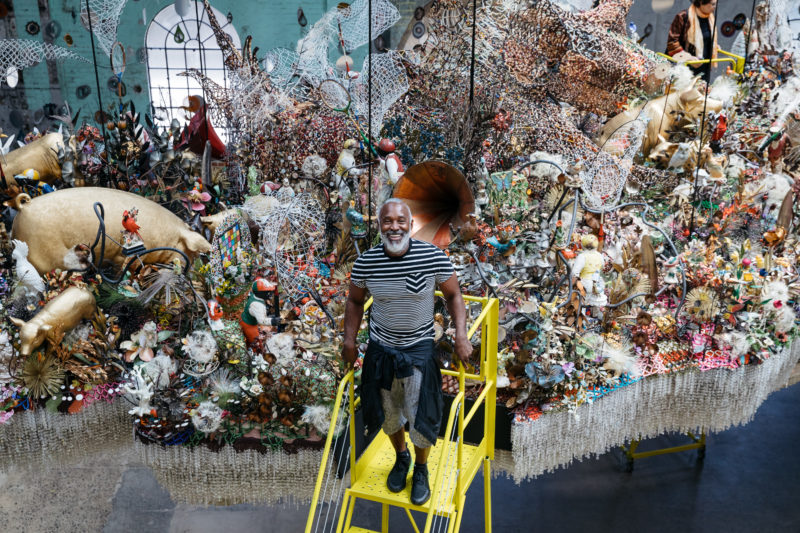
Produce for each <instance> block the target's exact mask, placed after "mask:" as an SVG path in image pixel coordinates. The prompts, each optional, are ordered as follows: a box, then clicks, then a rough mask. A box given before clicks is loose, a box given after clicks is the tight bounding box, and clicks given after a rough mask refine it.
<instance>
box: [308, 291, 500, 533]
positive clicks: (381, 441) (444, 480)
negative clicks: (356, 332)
mask: <svg viewBox="0 0 800 533" xmlns="http://www.w3.org/2000/svg"><path fill="white" fill-rule="evenodd" d="M464 299H465V300H466V301H467V302H472V303H473V304H474V303H478V304H480V305H481V312H480V315H478V317H477V319H476V320H475V321H474V323H473V324H472V327H470V329H469V331H468V332H467V337H468V338H470V339H471V338H472V337H473V336H474V335H475V334H476V333H477V332H478V330H480V335H481V350H480V354H481V355H480V367H479V374H471V373H467V372H465V370H464V367H463V366H461V365H460V364H459V371H458V372H454V371H451V370H442V374H444V375H449V376H453V377H456V378H458V391H459V392H458V394H457V395H456V397H455V398H454V399H453V403H452V404H451V407H450V413H449V416H448V419H447V425H446V427H445V432H444V435H445V438H440V439H438V440H437V442H436V445H435V446H434V448H433V449H432V450H431V452H430V455H429V456H428V471H429V476H430V478H429V479H430V480H431V497H430V498H429V499H428V501H427V502H425V503H424V504H422V505H413V504H412V503H411V501H410V491H411V483H410V482H409V483H407V486H406V489H405V490H403V491H401V492H399V493H393V492H390V491H389V489H388V488H387V487H386V477H387V476H388V475H389V471H390V470H391V469H392V466H393V465H394V461H395V451H394V448H393V447H392V444H391V442H390V441H389V438H388V436H387V435H386V434H385V433H384V432H383V431H381V432H379V434H378V435H377V436H376V437H375V439H374V440H373V441H372V442H371V443H370V444H369V446H368V447H367V449H366V450H365V451H364V453H363V454H362V455H361V457H359V458H358V460H356V429H355V423H353V422H354V421H355V410H356V408H357V407H358V405H359V401H360V398H354V395H353V394H352V391H353V390H354V379H353V377H354V374H353V371H352V370H351V371H350V372H348V373H347V374H346V375H345V376H344V378H343V379H342V381H341V383H340V384H339V389H338V392H337V396H336V402H335V404H334V409H333V413H332V416H331V426H330V430H329V431H328V436H327V438H326V441H325V448H324V451H323V455H322V463H321V465H320V470H319V474H318V475H317V484H316V487H315V490H314V497H313V499H312V502H311V510H310V511H309V514H308V521H307V522H306V533H311V532H315V533H316V532H319V531H324V532H328V531H337V532H342V531H347V532H350V533H368V532H370V530H368V529H364V528H360V527H354V526H352V525H351V523H352V519H353V511H354V508H355V503H356V500H358V499H362V500H367V501H373V502H378V503H380V504H381V531H382V532H384V533H386V532H388V530H389V507H390V506H395V507H401V508H403V509H405V511H406V514H407V515H408V518H409V520H410V522H411V525H412V527H413V529H414V531H415V532H416V533H419V531H420V530H419V528H418V527H417V524H416V521H415V520H414V517H413V515H412V514H411V511H419V512H421V513H424V514H425V515H426V521H425V526H424V529H423V531H425V533H428V532H430V531H435V532H438V531H447V532H454V531H458V530H459V528H460V526H461V519H462V517H463V512H464V499H465V497H466V493H467V489H468V488H469V486H470V484H471V483H472V480H473V478H474V477H475V475H476V474H477V473H478V471H479V470H480V468H481V466H483V483H484V487H483V491H484V492H483V493H484V515H485V518H484V522H485V524H486V531H487V532H491V530H492V525H491V522H492V520H491V461H492V459H494V431H495V406H496V405H495V404H496V398H497V327H498V318H499V317H498V301H497V299H495V298H479V297H474V296H464ZM370 303H371V302H368V303H367V306H366V307H368V306H369V304H370ZM467 380H470V381H474V382H479V383H480V384H481V385H482V388H481V392H480V394H479V395H478V397H477V398H476V399H475V402H474V404H473V406H472V407H471V408H470V410H469V412H467V410H466V403H465V395H464V391H465V390H466V389H465V385H466V382H467ZM481 406H485V408H484V417H483V437H482V439H481V441H480V443H478V444H476V445H469V444H466V443H464V428H465V427H466V426H467V425H468V424H469V423H470V422H471V421H472V420H473V418H474V416H475V414H476V413H477V412H478V410H479V408H480V407H481ZM348 425H349V435H348V440H349V447H348V446H345V445H344V443H343V442H342V440H343V439H341V438H340V439H334V436H335V435H336V434H337V433H338V432H341V428H344V427H347V426H348ZM337 428H339V431H338V432H337ZM353 464H355V468H350V469H349V476H348V475H347V474H346V473H345V472H346V471H347V467H348V465H353ZM348 481H349V483H348ZM348 485H349V486H348ZM373 533H377V532H373Z"/></svg>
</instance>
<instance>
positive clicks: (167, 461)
mask: <svg viewBox="0 0 800 533" xmlns="http://www.w3.org/2000/svg"><path fill="white" fill-rule="evenodd" d="M135 447H136V448H137V450H138V452H139V456H140V458H141V461H142V462H143V463H144V464H146V465H147V466H149V467H150V468H152V469H153V473H154V474H155V476H156V479H158V482H159V483H161V485H162V486H163V487H164V488H165V489H167V490H168V491H169V493H170V495H171V496H172V499H173V500H174V501H175V502H176V503H185V504H190V505H236V504H240V503H254V504H259V503H261V504H276V503H282V504H305V503H308V502H309V501H311V497H312V496H313V495H314V484H315V482H316V481H317V472H318V471H319V464H320V463H321V462H322V450H304V449H301V450H298V451H297V453H293V454H288V453H286V452H284V451H282V450H278V451H274V452H269V453H266V454H261V453H259V452H256V451H252V450H247V451H243V452H237V451H235V450H234V449H233V447H231V446H225V447H224V448H222V449H221V450H220V451H218V452H212V451H211V450H208V449H206V448H194V449H192V448H186V447H182V446H174V447H170V448H164V447H161V446H155V445H146V444H142V443H140V442H138V441H137V442H136V445H135Z"/></svg>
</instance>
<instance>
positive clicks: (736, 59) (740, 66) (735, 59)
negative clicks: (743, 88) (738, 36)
mask: <svg viewBox="0 0 800 533" xmlns="http://www.w3.org/2000/svg"><path fill="white" fill-rule="evenodd" d="M718 52H719V53H720V54H722V55H725V56H728V57H722V58H716V59H693V60H691V61H681V63H686V64H687V65H695V66H696V65H703V64H705V63H733V70H734V72H736V73H737V74H741V73H742V72H744V58H743V57H742V56H739V55H736V54H732V53H731V52H726V51H725V50H718ZM658 55H659V56H661V57H663V58H665V59H668V60H669V61H671V62H673V63H677V62H678V61H677V60H676V59H675V58H674V57H672V56H669V55H667V54H662V53H661V52H658Z"/></svg>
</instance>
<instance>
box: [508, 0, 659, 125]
mask: <svg viewBox="0 0 800 533" xmlns="http://www.w3.org/2000/svg"><path fill="white" fill-rule="evenodd" d="M630 4H631V1H630V0H610V1H607V2H603V3H601V4H600V5H599V6H598V7H597V8H595V9H592V10H589V11H584V12H582V13H578V14H572V13H568V12H566V11H564V10H563V9H561V8H559V7H557V6H555V5H554V4H553V3H551V2H550V1H549V0H533V1H532V2H531V3H530V4H529V7H528V8H526V9H522V10H519V11H517V12H515V13H514V14H512V16H511V17H510V18H509V20H510V23H509V31H508V38H507V39H506V41H505V44H504V48H503V57H504V60H505V63H506V66H508V68H509V71H510V72H511V74H512V76H513V77H514V78H515V79H516V80H517V81H518V82H519V83H521V84H523V85H525V86H528V87H530V86H544V87H546V88H547V89H548V90H549V91H551V92H552V93H554V94H558V95H559V99H561V100H563V101H565V102H568V103H570V104H572V105H573V106H575V107H577V108H578V109H580V110H581V111H589V112H593V113H597V114H611V113H614V112H616V111H617V110H618V109H619V106H620V105H622V104H624V103H625V102H626V101H627V98H628V96H629V95H630V94H632V93H634V92H635V90H636V89H639V88H641V87H642V85H643V84H644V82H645V80H646V78H647V76H648V75H650V74H651V73H652V72H653V71H654V69H655V66H656V65H657V64H658V63H659V62H663V61H661V60H658V59H656V57H655V55H654V54H652V53H649V54H648V53H647V52H646V51H644V49H643V48H642V47H640V46H638V45H637V44H636V43H634V42H633V41H630V40H629V39H627V38H626V37H624V35H622V34H620V33H615V32H618V31H619V30H620V29H621V28H620V27H619V20H623V21H624V20H625V15H627V12H628V8H629V7H630ZM620 17H621V19H620Z"/></svg>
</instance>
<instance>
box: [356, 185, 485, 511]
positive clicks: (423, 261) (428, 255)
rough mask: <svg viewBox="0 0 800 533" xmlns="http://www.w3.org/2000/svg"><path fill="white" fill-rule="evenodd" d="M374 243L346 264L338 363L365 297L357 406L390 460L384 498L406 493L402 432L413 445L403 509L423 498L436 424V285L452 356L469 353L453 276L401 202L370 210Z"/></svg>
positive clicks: (438, 401) (426, 492) (464, 356)
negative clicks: (377, 240) (383, 437)
mask: <svg viewBox="0 0 800 533" xmlns="http://www.w3.org/2000/svg"><path fill="white" fill-rule="evenodd" d="M378 222H379V224H380V230H381V238H382V240H383V243H382V244H379V245H377V246H374V247H373V248H370V249H369V250H367V251H366V252H364V254H362V255H361V256H360V257H359V258H358V259H357V260H356V262H355V264H354V265H353V271H352V274H351V276H350V292H349V295H348V297H347V307H346V310H345V318H344V350H343V354H342V355H343V357H344V360H345V362H347V363H348V364H351V365H352V364H353V363H354V362H355V360H356V357H357V356H358V351H357V350H356V333H357V332H358V329H359V326H360V325H361V317H362V316H363V314H364V303H365V301H366V298H367V291H369V292H370V294H372V298H373V304H372V309H371V310H372V314H371V317H370V323H369V345H368V347H367V353H366V355H365V356H364V366H363V370H362V373H361V405H362V406H363V407H364V420H365V423H366V426H367V429H369V430H376V429H377V428H378V427H381V428H382V429H383V430H384V431H385V432H386V434H387V435H389V440H391V442H392V445H393V446H394V449H395V452H396V453H397V458H396V460H395V463H394V467H393V468H392V470H391V472H390V473H389V476H388V478H387V480H386V485H387V487H388V488H389V490H391V491H392V492H400V491H402V490H403V489H405V487H406V480H407V478H408V471H409V468H410V466H411V454H410V453H409V451H408V449H407V447H406V440H405V431H404V426H405V423H406V421H408V422H409V428H410V431H409V437H410V438H411V442H412V443H413V444H414V475H413V478H412V486H411V503H413V504H414V505H422V504H423V503H425V502H426V501H427V500H428V498H430V495H431V490H430V485H429V483H428V467H427V461H428V452H430V449H431V446H432V445H433V444H435V443H436V438H437V436H438V435H439V425H440V424H441V420H442V412H443V408H444V403H443V400H442V375H441V373H440V372H439V366H438V364H437V362H436V359H435V354H434V349H433V348H434V345H433V337H434V330H433V298H434V291H435V290H436V285H437V284H438V285H439V288H440V290H441V291H442V294H444V297H445V301H446V304H447V310H448V311H449V312H450V316H451V317H452V319H453V323H454V324H455V327H456V345H455V351H456V354H457V355H458V357H459V358H460V359H461V361H463V362H466V361H467V360H468V359H469V356H470V355H471V354H472V344H471V343H470V342H469V339H467V328H466V310H465V307H464V300H463V299H462V297H461V288H460V286H459V283H458V276H456V274H455V271H454V270H453V265H452V264H451V263H450V259H449V258H448V257H447V256H446V255H445V254H444V253H443V252H442V251H441V250H439V248H437V247H436V246H434V245H433V244H430V243H427V242H424V241H419V240H416V239H412V238H411V229H412V227H413V220H412V218H411V210H410V209H409V207H408V205H406V204H405V203H404V202H403V201H402V200H399V199H396V198H392V199H389V200H387V201H386V202H385V203H384V204H383V205H382V206H381V208H380V210H379V211H378Z"/></svg>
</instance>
